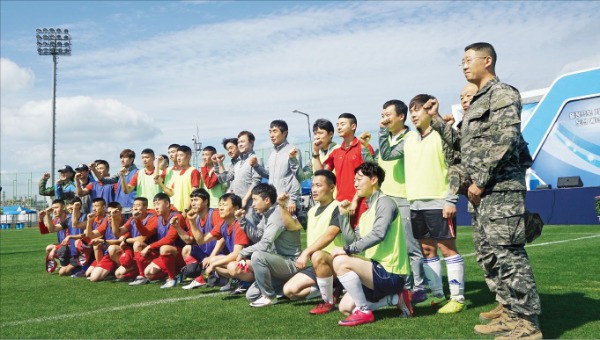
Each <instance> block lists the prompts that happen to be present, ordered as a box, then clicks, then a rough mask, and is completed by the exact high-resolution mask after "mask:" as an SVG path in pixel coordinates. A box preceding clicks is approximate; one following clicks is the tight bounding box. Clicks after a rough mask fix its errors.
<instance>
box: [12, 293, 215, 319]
mask: <svg viewBox="0 0 600 340" xmlns="http://www.w3.org/2000/svg"><path fill="white" fill-rule="evenodd" d="M223 294H224V293H222V292H215V293H208V294H199V295H194V296H186V297H180V298H169V299H161V300H154V301H146V302H139V303H134V304H131V305H125V306H119V307H105V308H100V309H96V310H93V311H87V312H78V313H72V314H61V315H53V316H45V317H41V318H34V319H28V320H19V321H10V322H6V323H3V324H2V327H7V326H20V325H25V324H30V323H39V322H47V321H59V320H63V319H70V318H75V317H80V316H88V315H97V314H100V313H105V312H117V311H121V310H125V309H131V308H139V307H148V306H155V305H162V304H165V303H171V302H179V301H190V300H198V299H202V298H205V297H211V296H216V295H223Z"/></svg>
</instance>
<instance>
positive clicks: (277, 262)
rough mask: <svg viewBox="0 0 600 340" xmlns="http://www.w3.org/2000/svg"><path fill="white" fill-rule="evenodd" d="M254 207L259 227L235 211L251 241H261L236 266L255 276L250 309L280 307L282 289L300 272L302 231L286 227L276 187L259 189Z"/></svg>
mask: <svg viewBox="0 0 600 340" xmlns="http://www.w3.org/2000/svg"><path fill="white" fill-rule="evenodd" d="M252 207H253V208H254V210H255V211H256V212H258V213H259V214H260V215H261V219H260V222H259V223H258V225H257V226H256V227H254V226H251V225H249V224H248V221H247V220H246V218H245V217H244V215H245V211H244V210H243V209H240V210H238V211H236V218H238V219H239V220H240V225H241V226H242V229H243V230H244V232H245V233H246V234H247V235H248V237H249V238H250V239H257V238H259V239H260V240H259V241H258V242H257V243H256V244H253V245H251V246H249V247H246V248H244V249H242V250H241V251H240V254H239V255H238V258H237V262H238V264H239V266H240V267H244V268H246V267H247V268H248V271H250V270H252V271H253V272H254V278H255V282H254V283H253V284H252V286H250V288H248V291H247V292H246V298H247V299H248V300H249V301H250V306H252V307H265V306H269V305H273V304H275V303H277V295H278V294H281V293H282V289H283V285H284V284H285V282H286V281H287V280H288V279H289V278H291V277H292V276H293V275H294V274H296V272H297V271H298V268H296V265H295V262H296V259H297V258H298V255H300V231H298V230H296V231H290V230H288V229H287V227H286V226H285V223H284V221H283V219H282V216H281V210H280V208H279V206H278V204H277V191H276V189H275V187H274V186H272V185H270V184H266V183H261V184H258V185H256V186H255V187H254V188H253V189H252ZM248 259H250V260H251V261H248ZM244 281H247V280H244Z"/></svg>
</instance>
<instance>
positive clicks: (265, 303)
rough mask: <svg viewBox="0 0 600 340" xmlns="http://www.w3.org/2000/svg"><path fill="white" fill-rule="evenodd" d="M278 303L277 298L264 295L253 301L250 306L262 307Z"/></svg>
mask: <svg viewBox="0 0 600 340" xmlns="http://www.w3.org/2000/svg"><path fill="white" fill-rule="evenodd" d="M276 303H277V298H272V299H270V298H268V297H266V296H264V295H263V296H261V297H260V298H259V299H258V300H256V301H253V302H251V303H250V307H255V308H260V307H266V306H271V305H274V304H276Z"/></svg>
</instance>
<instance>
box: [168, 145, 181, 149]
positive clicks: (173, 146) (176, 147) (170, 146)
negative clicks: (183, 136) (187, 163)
mask: <svg viewBox="0 0 600 340" xmlns="http://www.w3.org/2000/svg"><path fill="white" fill-rule="evenodd" d="M172 148H175V149H178V148H179V144H171V145H169V147H168V148H167V150H169V149H172Z"/></svg>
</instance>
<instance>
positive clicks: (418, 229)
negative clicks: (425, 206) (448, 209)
mask: <svg viewBox="0 0 600 340" xmlns="http://www.w3.org/2000/svg"><path fill="white" fill-rule="evenodd" d="M410 221H411V224H412V231H413V236H414V237H415V238H416V239H417V240H419V239H433V240H452V239H456V217H455V218H452V219H450V218H444V217H443V216H442V209H432V210H411V211H410Z"/></svg>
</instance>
